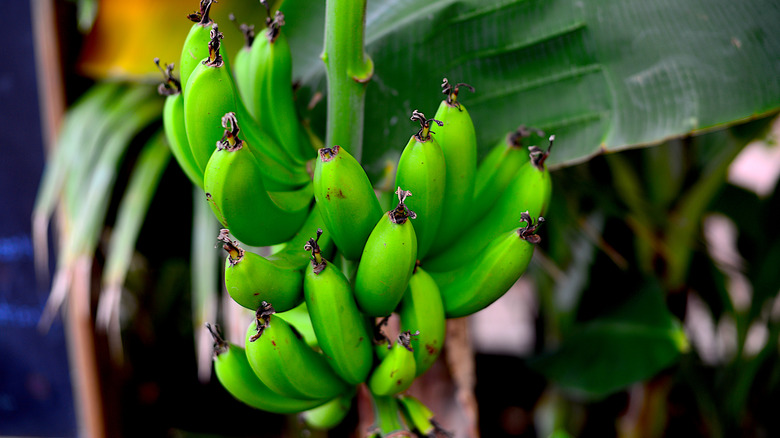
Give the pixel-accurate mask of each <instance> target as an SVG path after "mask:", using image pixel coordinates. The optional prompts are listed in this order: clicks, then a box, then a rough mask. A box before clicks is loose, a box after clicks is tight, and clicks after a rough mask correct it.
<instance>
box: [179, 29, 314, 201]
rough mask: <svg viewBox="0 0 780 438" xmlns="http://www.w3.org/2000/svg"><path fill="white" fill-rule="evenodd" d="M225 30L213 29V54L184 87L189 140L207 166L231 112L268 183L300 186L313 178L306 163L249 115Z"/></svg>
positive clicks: (289, 187) (278, 186) (280, 187)
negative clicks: (225, 54)
mask: <svg viewBox="0 0 780 438" xmlns="http://www.w3.org/2000/svg"><path fill="white" fill-rule="evenodd" d="M221 39H222V33H221V32H219V30H218V29H217V28H216V26H215V28H214V29H212V39H211V40H210V41H209V44H208V46H209V57H208V58H206V59H204V60H203V62H202V63H200V64H198V65H197V67H196V68H195V70H193V72H192V75H191V76H190V79H189V81H188V82H187V85H186V87H185V90H184V125H185V128H186V130H187V141H188V142H189V144H190V149H191V150H192V155H193V156H194V157H195V161H196V162H197V163H198V166H199V167H200V168H201V169H203V172H204V174H205V166H206V165H207V164H208V160H209V159H210V158H211V155H212V154H213V153H214V150H215V145H216V144H217V142H218V141H219V140H220V138H222V136H223V130H222V127H223V125H224V123H220V122H221V121H222V119H223V117H224V115H225V114H227V113H233V114H234V115H235V116H234V117H233V119H234V120H235V121H238V120H240V121H241V129H242V131H243V136H244V140H245V141H248V142H249V143H250V144H251V145H252V146H253V147H252V148H251V150H252V154H253V155H254V156H255V158H256V160H257V161H258V162H259V163H260V165H261V167H260V172H261V173H262V174H263V175H264V176H265V187H266V188H267V189H269V190H274V191H289V190H295V189H297V188H300V187H301V186H303V185H305V184H306V183H308V182H309V181H310V180H311V178H310V176H309V174H308V172H306V168H305V167H304V166H302V165H299V164H296V163H293V162H291V161H290V159H289V158H288V157H287V156H286V155H285V154H284V151H282V150H281V148H280V146H279V145H278V144H277V143H276V142H275V141H274V140H273V139H272V138H271V137H270V136H269V135H268V134H266V133H264V132H263V130H262V129H261V128H260V127H259V125H257V123H256V122H255V121H254V120H253V119H252V117H251V116H249V114H248V112H247V111H246V108H245V107H244V104H243V101H242V100H241V99H240V98H239V95H238V90H237V89H236V85H235V82H234V81H233V75H232V73H231V71H230V69H229V68H228V66H227V64H226V63H225V62H224V60H223V58H222V56H221V55H220V51H219V50H220V49H219V48H220V47H221V43H220V40H221Z"/></svg>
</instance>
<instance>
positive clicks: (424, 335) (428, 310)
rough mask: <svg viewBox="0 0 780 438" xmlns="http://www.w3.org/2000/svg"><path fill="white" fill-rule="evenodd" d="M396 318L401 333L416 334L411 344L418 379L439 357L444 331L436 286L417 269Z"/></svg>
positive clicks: (420, 269)
mask: <svg viewBox="0 0 780 438" xmlns="http://www.w3.org/2000/svg"><path fill="white" fill-rule="evenodd" d="M398 315H399V316H400V318H401V331H410V332H412V333H415V332H418V333H419V335H418V336H416V337H414V338H412V341H411V344H412V349H413V350H414V360H415V362H417V375H418V376H419V375H421V374H423V373H424V372H426V371H428V369H429V368H430V367H431V365H433V363H434V362H435V361H436V359H437V358H438V357H439V354H440V353H441V349H442V347H443V346H444V337H445V334H446V331H447V321H446V319H445V316H444V303H443V302H442V298H441V292H440V291H439V286H438V285H437V284H436V282H435V281H434V280H433V277H431V276H430V274H428V273H427V272H425V271H424V270H423V269H422V268H421V267H419V266H418V267H417V268H416V269H415V270H414V274H412V278H411V279H409V287H408V288H407V289H406V292H405V293H404V296H403V298H402V299H401V304H400V306H399V307H398Z"/></svg>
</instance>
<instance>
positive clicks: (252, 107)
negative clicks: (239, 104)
mask: <svg viewBox="0 0 780 438" xmlns="http://www.w3.org/2000/svg"><path fill="white" fill-rule="evenodd" d="M283 25H284V14H282V12H281V11H276V14H275V16H274V18H273V19H271V18H270V17H269V18H268V20H267V21H266V26H267V27H266V30H265V31H264V32H263V33H262V35H259V36H258V38H257V39H255V41H254V43H253V44H252V48H251V51H250V61H249V64H250V65H249V70H250V71H251V72H252V73H251V77H250V78H249V80H250V84H249V86H248V87H247V90H248V95H249V96H248V98H247V100H246V102H247V109H248V110H249V112H250V114H252V116H253V117H254V118H255V119H256V120H258V121H259V122H260V124H261V126H262V127H263V128H264V129H265V130H266V131H267V132H268V133H269V134H271V136H272V137H273V138H274V139H275V140H276V141H277V142H278V143H279V144H280V145H281V146H282V148H283V149H284V150H285V151H286V152H287V154H288V155H289V156H290V157H291V158H292V159H294V160H295V161H297V162H299V163H304V162H306V161H308V160H310V159H312V158H314V156H315V152H316V151H315V150H314V149H312V148H311V147H310V146H309V144H308V142H307V141H306V138H305V136H302V135H301V134H303V130H302V127H301V123H300V121H299V119H298V113H297V111H296V109H295V99H294V96H293V84H292V53H291V52H290V45H289V43H288V42H287V38H286V37H285V36H284V34H283V33H282V26H283ZM304 148H305V149H304Z"/></svg>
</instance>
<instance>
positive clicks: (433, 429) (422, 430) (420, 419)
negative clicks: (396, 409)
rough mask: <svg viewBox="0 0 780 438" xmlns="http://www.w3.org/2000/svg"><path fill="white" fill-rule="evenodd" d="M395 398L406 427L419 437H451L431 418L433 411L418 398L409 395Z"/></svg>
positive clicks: (450, 434)
mask: <svg viewBox="0 0 780 438" xmlns="http://www.w3.org/2000/svg"><path fill="white" fill-rule="evenodd" d="M397 398H398V401H399V402H400V403H399V405H400V407H401V414H403V417H404V421H405V422H406V425H407V426H409V427H410V428H411V429H412V430H415V431H417V433H418V434H419V435H420V436H438V435H439V434H441V435H444V436H450V437H451V436H452V433H450V432H448V431H445V430H444V429H443V428H442V427H441V426H440V425H439V424H438V423H437V422H436V420H435V419H434V418H433V417H434V415H433V411H431V410H430V408H428V406H425V405H424V404H423V402H421V401H420V400H419V399H418V398H416V397H414V396H411V395H409V394H400V395H398V397H397Z"/></svg>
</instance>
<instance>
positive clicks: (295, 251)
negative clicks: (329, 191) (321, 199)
mask: <svg viewBox="0 0 780 438" xmlns="http://www.w3.org/2000/svg"><path fill="white" fill-rule="evenodd" d="M320 208H321V207H320V204H317V203H316V202H315V203H314V205H313V206H312V208H311V212H309V217H308V218H306V222H304V223H303V226H302V227H301V229H300V230H298V232H297V233H295V236H293V237H292V238H291V239H290V240H289V241H287V242H286V243H285V244H284V248H283V249H281V250H280V251H278V252H276V253H274V254H271V255H270V256H268V260H272V261H274V262H275V263H277V264H279V265H280V266H285V267H288V268H292V269H301V270H303V269H305V268H306V266H307V265H308V264H309V263H310V262H311V257H310V255H309V253H308V251H306V250H305V249H304V247H305V246H306V244H307V243H308V242H309V239H311V236H316V235H317V231H318V230H322V231H323V233H322V236H321V237H320V239H319V240H318V241H317V243H318V244H319V247H320V252H321V253H322V256H323V257H324V258H326V259H330V258H331V257H332V256H333V255H334V253H335V245H334V244H333V239H332V238H331V237H330V233H329V232H328V230H327V228H326V227H325V222H324V221H323V219H322V215H321V214H320Z"/></svg>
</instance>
